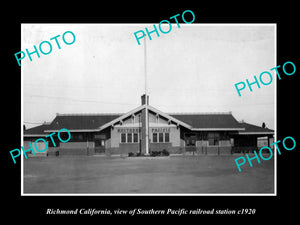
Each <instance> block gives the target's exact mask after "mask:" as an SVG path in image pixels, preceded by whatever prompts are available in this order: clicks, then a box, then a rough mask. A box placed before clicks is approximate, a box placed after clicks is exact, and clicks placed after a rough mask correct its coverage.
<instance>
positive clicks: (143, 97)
mask: <svg viewBox="0 0 300 225" xmlns="http://www.w3.org/2000/svg"><path fill="white" fill-rule="evenodd" d="M141 98H142V105H145V104H146V95H145V94H143V95H142V97H141ZM147 103H148V104H147V105H149V95H147Z"/></svg>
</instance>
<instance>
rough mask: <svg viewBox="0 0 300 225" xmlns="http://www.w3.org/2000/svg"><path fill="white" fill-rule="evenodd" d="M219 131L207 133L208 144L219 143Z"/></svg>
mask: <svg viewBox="0 0 300 225" xmlns="http://www.w3.org/2000/svg"><path fill="white" fill-rule="evenodd" d="M219 139H220V136H219V133H208V144H209V145H219Z"/></svg>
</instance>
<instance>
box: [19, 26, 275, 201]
mask: <svg viewBox="0 0 300 225" xmlns="http://www.w3.org/2000/svg"><path fill="white" fill-rule="evenodd" d="M23 24H25V23H23ZM28 24H29V23H28ZM49 24H50V23H49ZM68 24H78V23H68ZM80 24H86V25H90V26H92V25H107V26H113V25H127V26H128V25H139V26H140V25H141V24H139V23H137V24H90V23H80ZM61 25H63V24H61ZM145 25H153V24H148V23H145ZM195 25H197V26H274V29H275V30H274V44H275V48H274V49H275V56H274V62H275V63H274V66H277V23H259V24H257V23H227V24H222V23H221V24H219V23H204V24H199V23H194V24H193V23H192V24H181V26H195ZM22 40H23V32H22V23H21V49H23V48H22ZM274 90H275V95H274V101H275V106H274V108H275V110H274V111H275V117H274V125H275V127H274V140H275V141H274V142H276V141H277V122H276V121H277V111H276V110H277V79H275V88H274ZM23 100H24V99H23V67H22V66H21V127H20V129H21V145H22V146H23V142H24V141H23V136H24V134H23V121H24V118H23V109H24V108H23V107H24V104H23ZM138 108H139V107H138ZM158 111H159V110H158ZM159 112H160V111H159ZM163 114H165V113H163ZM274 153H275V154H274V193H230V194H229V193H221V194H220V193H207V194H203V193H202V194H199V193H181V194H178V193H153V194H152V193H151V194H149V193H148V194H146V193H140V194H131V193H106V194H89V193H85V194H82V193H69V194H66V193H64V194H58V193H50V194H49V193H48V194H47V193H45V194H39V193H38V194H34V193H30V194H27V193H24V179H23V173H24V169H23V160H24V159H23V158H24V157H23V156H22V157H21V196H277V152H276V151H274Z"/></svg>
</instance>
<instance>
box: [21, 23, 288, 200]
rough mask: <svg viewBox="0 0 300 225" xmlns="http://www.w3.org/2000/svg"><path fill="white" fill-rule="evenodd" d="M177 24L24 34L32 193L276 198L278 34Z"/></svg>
mask: <svg viewBox="0 0 300 225" xmlns="http://www.w3.org/2000/svg"><path fill="white" fill-rule="evenodd" d="M179 22H180V23H179V25H178V24H176V23H164V24H159V26H158V25H154V24H26V23H25V24H22V25H21V36H22V39H21V40H22V42H21V49H22V50H23V51H24V52H25V49H26V51H27V54H25V56H26V57H24V59H22V60H21V64H22V68H21V73H22V125H23V130H22V141H23V144H22V146H23V147H24V149H25V150H29V151H27V152H26V157H24V156H22V167H21V168H22V171H21V173H22V174H21V176H22V195H276V176H275V174H276V162H275V161H274V158H275V157H276V150H274V147H275V146H274V145H271V143H273V142H275V139H274V138H275V135H276V129H275V128H276V124H275V123H276V122H275V121H276V110H275V106H276V79H275V78H276V74H275V71H274V70H273V71H271V70H270V69H271V68H274V67H276V66H277V64H276V63H277V62H276V24H197V23H190V24H186V23H185V22H183V21H179ZM167 30H169V32H168V33H166V32H164V31H167ZM135 33H136V34H137V35H135ZM143 33H144V34H147V35H144V37H142V38H137V37H140V36H141V34H143ZM34 46H36V49H35V47H34ZM35 50H36V51H35ZM44 53H46V54H44ZM20 57H21V56H20ZM287 67H288V66H287ZM264 71H269V73H270V74H272V76H271V77H269V76H267V75H266V76H259V75H260V74H261V73H262V72H264ZM273 78H274V79H273ZM257 79H260V80H257ZM238 83H239V85H236V84H238ZM266 83H267V84H268V85H266ZM241 85H242V86H243V85H244V87H241ZM61 129H67V130H68V133H66V132H61V133H60V130H61ZM41 139H44V141H43V140H41ZM66 139H68V141H67V142H64V141H62V140H66ZM263 146H267V147H269V148H268V149H264V150H263V151H259V150H260V148H261V147H263ZM31 149H33V150H35V151H31ZM256 152H257V155H258V153H259V154H260V155H259V156H257V155H256ZM255 156H257V157H255ZM238 158H239V160H236V159H238ZM265 159H268V160H265Z"/></svg>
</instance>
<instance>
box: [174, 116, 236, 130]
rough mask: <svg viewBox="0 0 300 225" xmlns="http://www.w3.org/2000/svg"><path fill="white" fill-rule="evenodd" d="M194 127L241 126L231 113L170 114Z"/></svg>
mask: <svg viewBox="0 0 300 225" xmlns="http://www.w3.org/2000/svg"><path fill="white" fill-rule="evenodd" d="M170 116H173V117H175V118H176V119H178V120H181V121H182V122H184V123H187V124H189V125H191V126H192V127H193V128H222V129H224V128H241V126H240V124H239V122H238V121H237V120H236V119H235V118H234V117H233V116H232V114H231V113H222V114H221V113H211V114H173V115H170Z"/></svg>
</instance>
